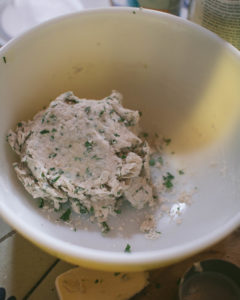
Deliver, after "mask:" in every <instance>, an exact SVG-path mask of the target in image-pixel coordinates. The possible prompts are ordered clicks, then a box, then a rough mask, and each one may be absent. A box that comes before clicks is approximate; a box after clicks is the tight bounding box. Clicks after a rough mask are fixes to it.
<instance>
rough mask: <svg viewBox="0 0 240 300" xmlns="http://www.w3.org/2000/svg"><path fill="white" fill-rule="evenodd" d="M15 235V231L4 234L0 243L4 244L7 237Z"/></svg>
mask: <svg viewBox="0 0 240 300" xmlns="http://www.w3.org/2000/svg"><path fill="white" fill-rule="evenodd" d="M15 233H16V231H15V230H12V231H10V232H8V233H7V234H5V235H4V236H3V237H1V238H0V243H2V242H4V241H5V240H6V239H8V238H9V237H11V236H13V235H14V234H15Z"/></svg>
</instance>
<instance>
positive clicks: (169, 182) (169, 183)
mask: <svg viewBox="0 0 240 300" xmlns="http://www.w3.org/2000/svg"><path fill="white" fill-rule="evenodd" d="M174 178H175V177H174V176H173V175H172V174H171V173H169V172H167V175H166V176H163V185H164V186H165V187H166V188H167V189H170V188H172V187H173V183H172V180H173V179H174Z"/></svg>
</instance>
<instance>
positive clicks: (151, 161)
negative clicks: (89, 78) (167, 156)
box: [149, 158, 156, 167]
mask: <svg viewBox="0 0 240 300" xmlns="http://www.w3.org/2000/svg"><path fill="white" fill-rule="evenodd" d="M155 163H156V162H155V159H154V158H151V159H150V160H149V165H150V166H151V167H153V166H155Z"/></svg>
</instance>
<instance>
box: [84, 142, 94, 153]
mask: <svg viewBox="0 0 240 300" xmlns="http://www.w3.org/2000/svg"><path fill="white" fill-rule="evenodd" d="M84 145H85V147H86V149H87V151H88V152H90V151H92V149H93V142H89V141H86V142H85V144H84Z"/></svg>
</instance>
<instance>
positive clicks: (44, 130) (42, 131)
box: [40, 129, 49, 134]
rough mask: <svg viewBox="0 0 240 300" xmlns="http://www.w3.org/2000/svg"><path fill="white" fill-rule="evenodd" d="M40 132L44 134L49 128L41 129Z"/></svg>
mask: <svg viewBox="0 0 240 300" xmlns="http://www.w3.org/2000/svg"><path fill="white" fill-rule="evenodd" d="M40 133H41V134H46V133H49V130H48V129H43V130H41V131H40Z"/></svg>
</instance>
